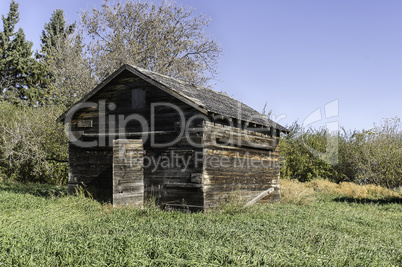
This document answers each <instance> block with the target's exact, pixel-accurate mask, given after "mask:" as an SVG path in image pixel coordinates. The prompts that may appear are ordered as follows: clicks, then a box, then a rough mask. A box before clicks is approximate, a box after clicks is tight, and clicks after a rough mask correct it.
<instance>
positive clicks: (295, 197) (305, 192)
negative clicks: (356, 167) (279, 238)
mask: <svg viewBox="0 0 402 267" xmlns="http://www.w3.org/2000/svg"><path fill="white" fill-rule="evenodd" d="M317 193H322V194H329V195H333V196H342V197H349V198H354V199H384V198H394V197H397V198H398V197H402V195H401V194H400V193H398V192H396V191H393V190H390V189H387V188H384V187H381V186H377V185H372V184H370V185H358V184H355V183H351V182H343V183H340V184H337V183H333V182H330V181H328V180H325V179H323V180H313V181H311V182H306V183H301V182H299V181H297V180H287V179H282V180H281V202H282V203H294V204H302V205H305V204H309V203H312V202H314V201H315V200H316V194H317Z"/></svg>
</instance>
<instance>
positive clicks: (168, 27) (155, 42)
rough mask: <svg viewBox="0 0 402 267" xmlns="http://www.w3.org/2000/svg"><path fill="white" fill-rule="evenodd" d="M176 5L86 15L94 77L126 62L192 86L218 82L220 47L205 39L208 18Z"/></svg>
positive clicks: (134, 5)
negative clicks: (217, 66)
mask: <svg viewBox="0 0 402 267" xmlns="http://www.w3.org/2000/svg"><path fill="white" fill-rule="evenodd" d="M193 11H194V10H193V9H185V8H183V7H181V6H178V5H176V4H174V3H171V2H167V1H163V2H162V3H161V4H160V5H157V4H155V3H144V2H133V1H127V2H126V3H123V4H122V3H118V4H116V5H111V4H110V3H109V1H108V0H105V1H104V3H103V4H102V9H101V10H98V9H93V10H92V13H91V12H89V11H86V12H83V13H82V17H81V21H82V26H83V29H84V31H86V32H87V34H88V35H89V37H90V38H91V40H92V42H91V43H90V44H89V46H88V51H89V53H90V55H91V63H92V68H93V71H94V73H95V74H96V76H97V77H98V78H99V79H103V78H105V77H106V76H108V75H109V74H110V73H111V72H112V71H114V70H115V69H117V68H118V67H120V66H121V65H122V64H124V63H128V64H133V65H136V66H139V67H142V68H145V69H149V70H152V71H156V72H159V73H162V74H165V75H168V76H171V77H175V78H178V79H182V80H185V81H187V82H189V83H194V84H200V85H205V84H206V83H207V82H208V81H209V80H211V79H213V78H215V75H216V64H217V59H218V58H219V55H220V53H221V52H222V50H221V48H220V46H219V45H218V44H217V43H216V42H215V41H213V40H211V39H210V38H208V36H207V35H206V33H205V31H204V29H205V27H207V26H208V23H209V19H207V18H206V17H205V16H202V15H200V16H194V15H193Z"/></svg>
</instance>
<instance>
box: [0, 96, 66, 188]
mask: <svg viewBox="0 0 402 267" xmlns="http://www.w3.org/2000/svg"><path fill="white" fill-rule="evenodd" d="M59 113H60V110H58V109H57V108H50V107H16V106H14V105H12V104H10V103H7V102H3V103H0V136H1V138H0V153H1V154H0V176H3V179H2V180H10V179H11V180H16V181H21V182H28V181H34V182H44V183H50V184H64V183H66V182H67V181H66V180H67V168H68V165H67V159H68V155H67V138H66V135H65V134H64V131H63V126H62V125H60V124H56V123H55V120H56V118H57V116H58V114H59Z"/></svg>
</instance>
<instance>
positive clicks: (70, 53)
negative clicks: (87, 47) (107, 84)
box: [36, 9, 95, 108]
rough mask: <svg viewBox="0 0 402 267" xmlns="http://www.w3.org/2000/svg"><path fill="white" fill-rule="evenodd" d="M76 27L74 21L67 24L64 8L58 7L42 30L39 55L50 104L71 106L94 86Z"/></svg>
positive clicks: (47, 98) (46, 96) (46, 97)
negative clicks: (43, 68) (43, 69)
mask: <svg viewBox="0 0 402 267" xmlns="http://www.w3.org/2000/svg"><path fill="white" fill-rule="evenodd" d="M75 28H76V25H75V23H73V24H70V25H67V23H66V21H65V18H64V13H63V11H62V10H60V9H57V10H55V11H54V12H53V14H52V16H51V18H50V21H49V23H46V24H45V29H44V30H43V31H42V36H41V42H42V43H41V51H40V52H39V53H37V55H36V57H37V58H38V59H39V60H40V62H41V63H42V64H43V65H44V66H45V67H46V71H47V74H46V81H47V84H46V86H45V89H46V92H47V93H46V95H45V99H46V100H47V104H50V105H57V106H63V107H66V108H67V107H70V106H71V105H72V104H73V103H75V102H76V101H77V100H79V99H80V98H81V97H82V96H83V95H84V94H85V93H86V92H88V91H89V90H90V89H92V88H93V87H94V86H95V85H94V79H93V78H92V77H91V70H90V67H89V65H88V63H87V61H86V59H85V57H84V54H83V47H84V45H83V43H82V39H83V37H82V36H81V35H80V34H76V33H75Z"/></svg>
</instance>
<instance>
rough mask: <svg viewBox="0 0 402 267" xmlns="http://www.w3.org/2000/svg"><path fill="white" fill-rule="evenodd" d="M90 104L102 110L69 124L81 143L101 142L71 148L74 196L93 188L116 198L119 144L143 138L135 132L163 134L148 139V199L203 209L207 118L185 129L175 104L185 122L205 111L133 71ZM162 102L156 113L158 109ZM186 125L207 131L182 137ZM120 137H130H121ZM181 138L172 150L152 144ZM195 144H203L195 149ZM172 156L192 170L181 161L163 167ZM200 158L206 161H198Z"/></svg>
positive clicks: (81, 113)
mask: <svg viewBox="0 0 402 267" xmlns="http://www.w3.org/2000/svg"><path fill="white" fill-rule="evenodd" d="M87 102H92V103H94V104H96V105H97V108H83V109H80V110H78V111H77V112H76V113H75V114H74V116H73V118H72V121H71V124H70V125H69V126H70V131H71V132H73V133H74V135H75V136H76V137H80V139H79V140H80V141H96V142H98V144H97V145H96V146H95V147H91V148H85V147H78V146H75V145H74V144H70V178H69V188H70V192H72V191H74V189H75V188H76V187H77V185H79V184H85V185H89V186H90V187H91V189H92V190H91V192H92V193H93V194H94V195H95V196H97V195H100V194H101V195H106V196H107V197H106V198H109V199H111V198H112V195H113V190H112V186H113V184H112V180H113V174H112V163H113V150H112V147H113V140H116V139H119V138H120V139H123V138H126V139H130V138H139V136H130V135H129V134H132V133H141V132H150V131H152V132H158V131H160V132H161V133H160V134H158V135H155V139H154V140H152V139H151V138H150V136H148V139H146V138H143V147H144V150H145V154H144V165H145V166H144V196H145V199H149V198H151V197H156V198H157V201H158V203H159V204H161V205H165V204H169V205H171V206H174V205H178V204H186V205H187V206H188V207H190V208H195V209H197V208H198V209H199V208H202V205H203V193H202V185H201V180H200V179H199V177H201V173H202V147H201V139H202V118H197V119H195V120H193V121H192V122H191V124H189V125H182V122H181V121H182V120H181V117H180V116H179V114H178V113H177V111H176V110H175V109H174V108H172V107H169V104H172V105H174V106H176V107H178V108H179V109H180V110H181V111H182V112H183V115H184V121H185V122H188V121H189V118H191V117H193V116H194V115H201V114H200V112H199V111H197V110H195V109H194V108H192V107H191V106H189V105H187V104H185V103H183V102H182V101H180V100H179V99H177V98H176V97H173V96H172V95H170V94H168V93H166V92H164V91H162V90H160V89H159V88H157V87H155V86H154V85H152V84H150V83H148V82H146V81H144V80H143V79H141V78H139V77H136V76H135V75H133V74H132V73H130V72H128V71H123V72H122V73H121V74H119V75H118V76H117V77H115V78H114V79H113V80H112V81H111V82H110V83H108V84H107V85H106V86H105V87H104V88H103V89H102V90H100V91H99V92H98V93H96V94H95V95H93V96H92V97H91V98H90V99H88V100H87ZM158 103H159V105H158V106H156V107H155V108H154V109H153V110H152V105H153V104H158ZM160 103H165V105H160ZM98 104H100V105H98ZM100 115H101V116H100ZM137 115H138V116H139V117H141V118H144V119H145V121H146V124H147V125H148V128H147V129H145V128H144V127H143V126H144V125H141V123H140V122H139V121H138V119H136V118H138V116H137ZM129 116H131V117H129ZM129 118H132V119H131V120H129ZM152 122H153V123H152ZM186 126H187V128H188V129H193V128H196V127H198V126H199V127H201V130H198V131H197V130H191V131H190V133H189V134H188V135H187V136H186V135H184V136H181V137H180V138H178V139H177V137H178V136H179V133H180V131H181V129H183V128H185V127H186ZM110 133H116V135H113V134H112V135H111V134H110ZM117 133H128V134H127V136H124V135H123V136H118V135H117ZM175 139H177V142H174V144H172V145H170V146H167V147H154V144H153V143H152V141H154V143H157V144H162V143H166V142H168V141H172V140H175ZM194 143H196V144H199V145H197V146H194V145H193V144H194ZM172 153H173V154H174V157H176V158H179V159H181V158H182V159H184V160H185V161H186V165H188V166H183V164H181V163H180V162H179V163H178V164H176V163H175V162H174V163H171V164H161V161H162V160H163V159H166V158H168V157H171V155H172ZM197 155H198V157H201V159H198V160H196V159H197V158H196V157H197ZM153 159H154V160H153ZM158 159H160V161H159V162H158ZM197 177H198V179H197Z"/></svg>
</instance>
